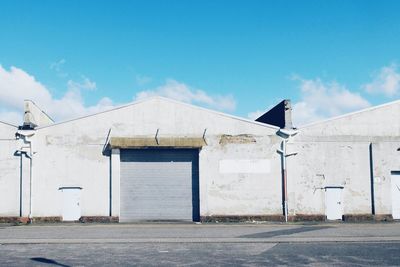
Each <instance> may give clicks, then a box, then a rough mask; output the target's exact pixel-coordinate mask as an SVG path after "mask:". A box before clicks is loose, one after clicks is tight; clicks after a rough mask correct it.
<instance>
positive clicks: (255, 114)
mask: <svg viewBox="0 0 400 267" xmlns="http://www.w3.org/2000/svg"><path fill="white" fill-rule="evenodd" d="M265 112H266V111H262V110H256V111H253V112H249V113H247V118H249V119H250V120H253V121H254V120H256V119H258V118H259V117H261V115H263V114H264V113H265Z"/></svg>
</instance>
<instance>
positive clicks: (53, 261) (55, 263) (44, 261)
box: [31, 257, 70, 267]
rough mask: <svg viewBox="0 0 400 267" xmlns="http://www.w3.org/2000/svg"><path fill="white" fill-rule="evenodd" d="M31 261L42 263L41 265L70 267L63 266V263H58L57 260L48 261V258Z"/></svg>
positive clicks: (67, 266)
mask: <svg viewBox="0 0 400 267" xmlns="http://www.w3.org/2000/svg"><path fill="white" fill-rule="evenodd" d="M31 260H33V261H37V262H41V263H47V264H51V265H55V266H63V267H70V266H69V265H65V264H61V263H58V262H56V261H55V260H51V259H46V258H40V257H37V258H31Z"/></svg>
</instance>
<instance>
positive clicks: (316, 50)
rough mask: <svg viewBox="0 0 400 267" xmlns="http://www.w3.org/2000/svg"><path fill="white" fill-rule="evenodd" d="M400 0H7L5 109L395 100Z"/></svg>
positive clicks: (2, 49)
mask: <svg viewBox="0 0 400 267" xmlns="http://www.w3.org/2000/svg"><path fill="white" fill-rule="evenodd" d="M399 11H400V2H399V1H351V0H348V1H340V0H339V1H266V0H264V1H222V0H220V1H183V0H181V1H174V0H168V1H77V0H71V1H66V0H65V1H62V0H57V1H45V0H42V1H7V2H6V1H4V2H2V5H1V8H0V25H1V28H0V29H1V30H0V65H1V67H0V120H2V121H9V122H13V123H18V120H20V116H21V115H20V112H21V108H22V100H23V99H24V98H32V99H33V100H34V101H35V102H37V103H38V104H39V105H41V106H42V108H43V109H44V110H45V111H47V113H49V114H50V115H51V116H52V117H54V118H55V119H56V120H64V119H68V118H71V117H76V116H80V115H85V114H87V113H93V112H97V111H100V110H103V109H107V108H111V107H114V106H117V105H120V104H123V103H127V102H131V101H134V100H136V99H141V98H145V97H148V96H151V95H156V94H159V95H164V96H167V97H173V98H176V99H178V100H181V101H185V102H189V103H193V104H197V105H201V106H205V107H209V108H212V109H217V110H221V111H223V112H227V113H231V114H234V115H238V116H242V117H248V116H250V117H254V116H256V115H257V114H259V113H260V112H262V111H264V110H266V109H268V108H270V107H271V106H272V105H274V104H276V103H278V102H279V101H280V100H282V99H285V98H289V99H291V100H292V104H293V107H294V111H293V112H294V117H295V119H296V121H297V124H304V123H307V122H311V121H315V120H319V119H324V118H327V117H331V116H336V115H340V114H343V113H345V112H350V111H353V110H357V109H361V108H366V107H368V106H371V105H377V104H381V103H385V102H388V101H392V100H396V99H397V98H398V96H399V92H400V74H399V73H400V72H399V70H398V66H397V65H398V63H399V58H400V55H399V53H400V50H399V47H400V16H399V15H398V14H399Z"/></svg>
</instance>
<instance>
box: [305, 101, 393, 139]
mask: <svg viewBox="0 0 400 267" xmlns="http://www.w3.org/2000/svg"><path fill="white" fill-rule="evenodd" d="M399 114H400V101H396V102H392V103H387V104H385V105H381V106H376V107H372V108H369V109H366V110H363V111H359V112H354V113H351V114H347V115H344V116H341V117H337V118H333V119H330V120H326V121H323V122H317V123H313V124H310V125H308V126H305V127H301V128H300V129H301V131H302V135H310V136H311V135H312V136H343V135H346V136H388V137H391V136H399V135H400V120H399V119H398V115H399Z"/></svg>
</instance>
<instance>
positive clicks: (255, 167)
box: [219, 159, 271, 173]
mask: <svg viewBox="0 0 400 267" xmlns="http://www.w3.org/2000/svg"><path fill="white" fill-rule="evenodd" d="M270 171H271V163H270V161H269V160H268V159H224V160H220V161H219V172H220V173H269V172H270Z"/></svg>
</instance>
